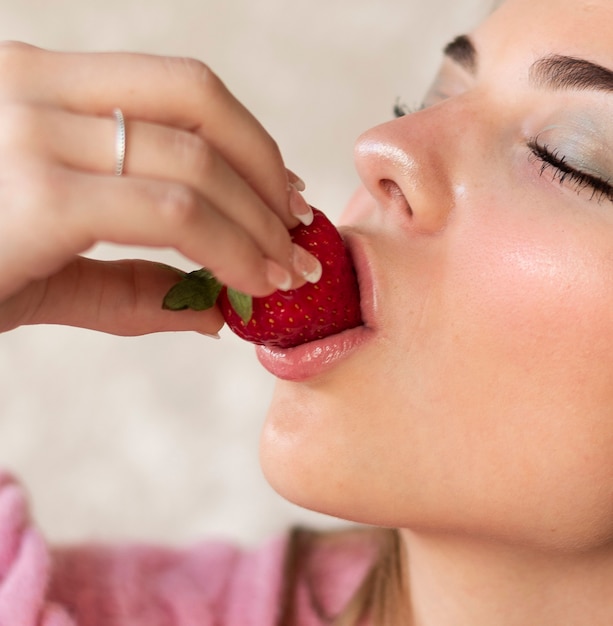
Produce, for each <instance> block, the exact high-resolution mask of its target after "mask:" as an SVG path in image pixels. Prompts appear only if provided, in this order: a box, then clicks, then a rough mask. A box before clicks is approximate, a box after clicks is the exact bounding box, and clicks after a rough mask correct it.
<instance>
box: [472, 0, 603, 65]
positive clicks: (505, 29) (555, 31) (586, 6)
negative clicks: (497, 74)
mask: <svg viewBox="0 0 613 626" xmlns="http://www.w3.org/2000/svg"><path fill="white" fill-rule="evenodd" d="M612 32H613V0H505V1H504V2H502V4H501V5H500V7H499V8H498V9H497V10H496V11H495V12H494V13H493V14H492V15H491V16H490V17H489V18H487V19H486V20H485V21H484V22H483V24H481V25H480V26H479V27H478V28H477V29H476V30H475V31H474V33H473V37H474V40H475V42H476V44H477V47H478V48H479V49H480V50H479V52H480V53H482V55H483V56H484V57H487V56H507V57H508V56H509V54H511V55H513V54H514V53H515V54H517V55H518V56H519V55H521V56H526V55H529V56H531V57H532V58H533V59H534V58H536V57H539V56H542V55H544V54H550V53H558V54H565V55H569V56H581V57H583V58H589V59H590V60H594V61H598V62H600V63H601V64H603V65H605V66H608V67H612V66H613V36H612ZM485 60H486V59H485V58H484V61H485ZM494 60H499V59H494Z"/></svg>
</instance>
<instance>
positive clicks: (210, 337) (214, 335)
mask: <svg viewBox="0 0 613 626" xmlns="http://www.w3.org/2000/svg"><path fill="white" fill-rule="evenodd" d="M198 334H199V335H202V336H203V337H208V338H209V339H221V335H220V334H219V333H200V332H199V333H198Z"/></svg>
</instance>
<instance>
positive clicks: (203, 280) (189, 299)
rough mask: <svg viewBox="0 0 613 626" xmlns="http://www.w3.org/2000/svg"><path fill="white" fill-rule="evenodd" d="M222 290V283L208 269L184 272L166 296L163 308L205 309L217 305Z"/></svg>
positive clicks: (174, 309) (175, 309) (177, 309)
mask: <svg viewBox="0 0 613 626" xmlns="http://www.w3.org/2000/svg"><path fill="white" fill-rule="evenodd" d="M220 291H221V283H220V282H219V281H218V280H217V279H216V278H215V276H213V274H211V272H209V271H208V270H207V269H204V268H203V269H201V270H195V271H194V272H190V273H189V274H184V275H183V279H182V280H181V281H179V282H178V283H177V284H176V285H173V286H172V287H171V288H170V289H169V290H168V293H167V294H166V295H165V296H164V301H163V303H162V308H163V309H169V310H171V311H183V310H184V309H192V310H194V311H204V310H206V309H210V308H212V307H213V306H214V305H215V302H216V301H217V296H219V292H220Z"/></svg>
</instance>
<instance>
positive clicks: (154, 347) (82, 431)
mask: <svg viewBox="0 0 613 626" xmlns="http://www.w3.org/2000/svg"><path fill="white" fill-rule="evenodd" d="M488 4H489V2H488V0H294V1H293V2H287V1H285V2H284V1H282V0H223V1H221V0H219V1H215V0H105V1H104V2H102V1H90V2H87V1H86V0H0V39H17V40H23V41H27V42H30V43H33V44H36V45H38V46H42V47H50V48H54V49H61V50H108V49H120V50H130V51H142V52H151V53H157V54H168V55H189V56H193V57H197V58H200V59H202V60H204V61H206V62H207V63H208V64H209V65H211V66H212V67H213V68H214V69H215V70H216V71H217V72H218V73H219V74H220V75H221V76H222V78H223V79H224V80H225V82H226V84H227V85H228V86H229V87H230V88H231V89H232V90H233V91H234V92H235V93H236V94H237V95H238V97H239V98H240V99H241V100H242V101H243V102H244V103H245V104H246V105H247V106H248V107H249V108H251V109H252V110H253V112H254V113H255V114H256V116H258V117H259V118H260V119H261V120H262V122H263V123H264V125H265V126H266V127H267V128H268V130H269V131H270V132H271V133H272V134H273V136H274V137H275V138H276V139H277V140H278V142H279V144H280V146H281V148H282V150H283V152H284V155H285V159H286V163H287V164H288V166H289V167H291V168H292V169H294V170H295V171H296V172H297V173H298V174H299V175H300V176H302V177H303V178H304V179H305V181H306V182H307V186H308V189H307V193H306V197H307V199H308V200H309V201H310V202H311V203H312V204H314V205H316V206H319V207H321V208H322V209H324V210H325V211H326V212H327V213H328V214H330V215H331V216H332V217H337V216H338V214H339V212H340V210H341V209H342V207H343V205H344V202H345V200H346V198H347V197H348V196H349V194H350V193H351V191H352V189H353V188H354V187H355V185H356V184H357V177H356V175H355V173H354V170H353V165H352V145H353V142H354V140H355V138H356V137H357V135H358V134H359V133H360V132H361V131H362V130H365V129H366V128H368V127H369V126H372V125H374V124H377V123H379V122H382V121H385V120H386V119H388V118H389V117H391V112H392V107H393V104H394V102H395V100H396V98H398V97H399V98H401V100H402V101H404V102H406V103H407V104H409V105H411V104H416V103H418V102H419V99H420V96H421V94H422V93H423V91H424V89H425V87H426V86H427V84H428V82H429V80H430V78H431V76H432V74H433V72H434V71H435V68H436V66H437V64H438V60H439V53H440V49H441V47H442V45H443V44H444V43H446V42H447V41H448V40H449V39H450V38H451V37H452V36H454V35H455V34H457V33H459V32H463V31H466V30H467V29H469V28H470V27H471V26H472V25H473V24H474V23H476V22H477V21H478V19H479V17H480V16H481V15H482V14H484V12H485V11H486V7H487V5H488ZM136 87H137V86H136ZM117 104H118V105H121V103H117ZM109 141H111V138H109ZM91 254H92V255H94V256H99V257H103V258H118V257H123V256H134V255H142V256H146V257H147V258H157V259H164V260H170V261H171V262H175V263H179V264H181V263H183V266H184V267H187V265H186V263H185V262H184V261H181V260H179V259H176V258H173V255H172V254H169V253H167V252H165V251H159V252H157V253H156V252H151V251H146V252H143V251H140V250H125V249H124V250H122V249H118V248H114V247H111V246H104V245H103V246H98V247H97V248H96V249H94V250H93V251H92V252H91ZM272 385H273V380H272V378H271V377H270V376H269V375H268V374H267V373H266V372H265V371H263V370H262V369H261V368H260V367H259V366H258V364H257V361H256V360H255V357H254V355H253V351H252V348H251V346H249V345H247V344H244V343H241V342H240V341H239V340H237V339H235V338H234V337H233V336H232V335H231V334H230V333H228V332H227V331H224V332H223V333H222V339H221V341H217V342H215V341H211V340H208V339H206V338H203V337H201V336H197V335H196V334H193V333H186V334H179V333H175V334H166V335H156V336H146V337H140V338H128V339H126V338H117V337H113V336H109V335H104V334H97V333H93V332H90V331H82V330H78V329H71V328H60V327H38V328H21V329H18V330H16V331H13V332H10V333H7V334H5V335H0V465H4V466H5V467H9V468H10V469H12V470H13V471H14V472H15V473H17V474H18V475H19V476H20V477H21V479H22V480H23V481H24V482H25V484H26V485H27V487H28V489H29V491H30V494H31V497H32V500H33V505H34V510H35V515H36V517H37V519H38V521H39V523H40V525H41V526H42V528H43V529H44V531H45V532H46V534H47V535H48V536H49V537H50V539H51V540H53V541H62V542H63V541H79V540H86V539H91V538H96V539H102V540H118V539H128V540H130V539H140V540H148V541H149V540H151V541H163V542H167V543H185V542H191V541H195V540H198V539H199V538H202V537H211V536H215V537H225V538H230V539H232V540H235V541H240V542H244V543H253V542H257V541H258V540H260V539H261V538H263V537H265V536H268V535H270V534H274V533H276V532H278V531H279V530H281V529H283V528H285V527H287V526H288V525H289V524H292V523H297V522H308V523H311V524H316V525H334V524H337V523H338V521H337V520H332V519H329V518H326V517H323V516H320V515H316V514H313V513H308V512H306V511H302V510H300V509H298V508H297V507H294V506H292V505H290V504H288V503H286V502H285V501H283V500H282V499H281V498H280V497H279V496H278V495H277V494H275V493H274V492H273V491H272V489H270V487H268V485H267V484H266V482H265V480H264V478H263V477H262V474H261V472H260V469H259V465H258V437H259V430H260V426H261V423H262V419H263V416H264V414H265V411H266V406H267V402H268V397H269V394H270V391H271V388H272Z"/></svg>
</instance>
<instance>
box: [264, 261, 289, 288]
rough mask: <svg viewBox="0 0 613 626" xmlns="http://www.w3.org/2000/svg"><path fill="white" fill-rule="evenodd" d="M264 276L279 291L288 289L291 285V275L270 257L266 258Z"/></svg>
mask: <svg viewBox="0 0 613 626" xmlns="http://www.w3.org/2000/svg"><path fill="white" fill-rule="evenodd" d="M266 278H267V279H268V282H269V283H270V284H271V285H272V286H273V287H275V288H276V289H280V290H281V291H288V290H289V289H291V287H292V275H291V274H290V273H289V272H288V271H287V270H286V269H285V268H283V267H281V266H280V265H279V264H278V263H275V261H271V260H270V259H267V260H266Z"/></svg>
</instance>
